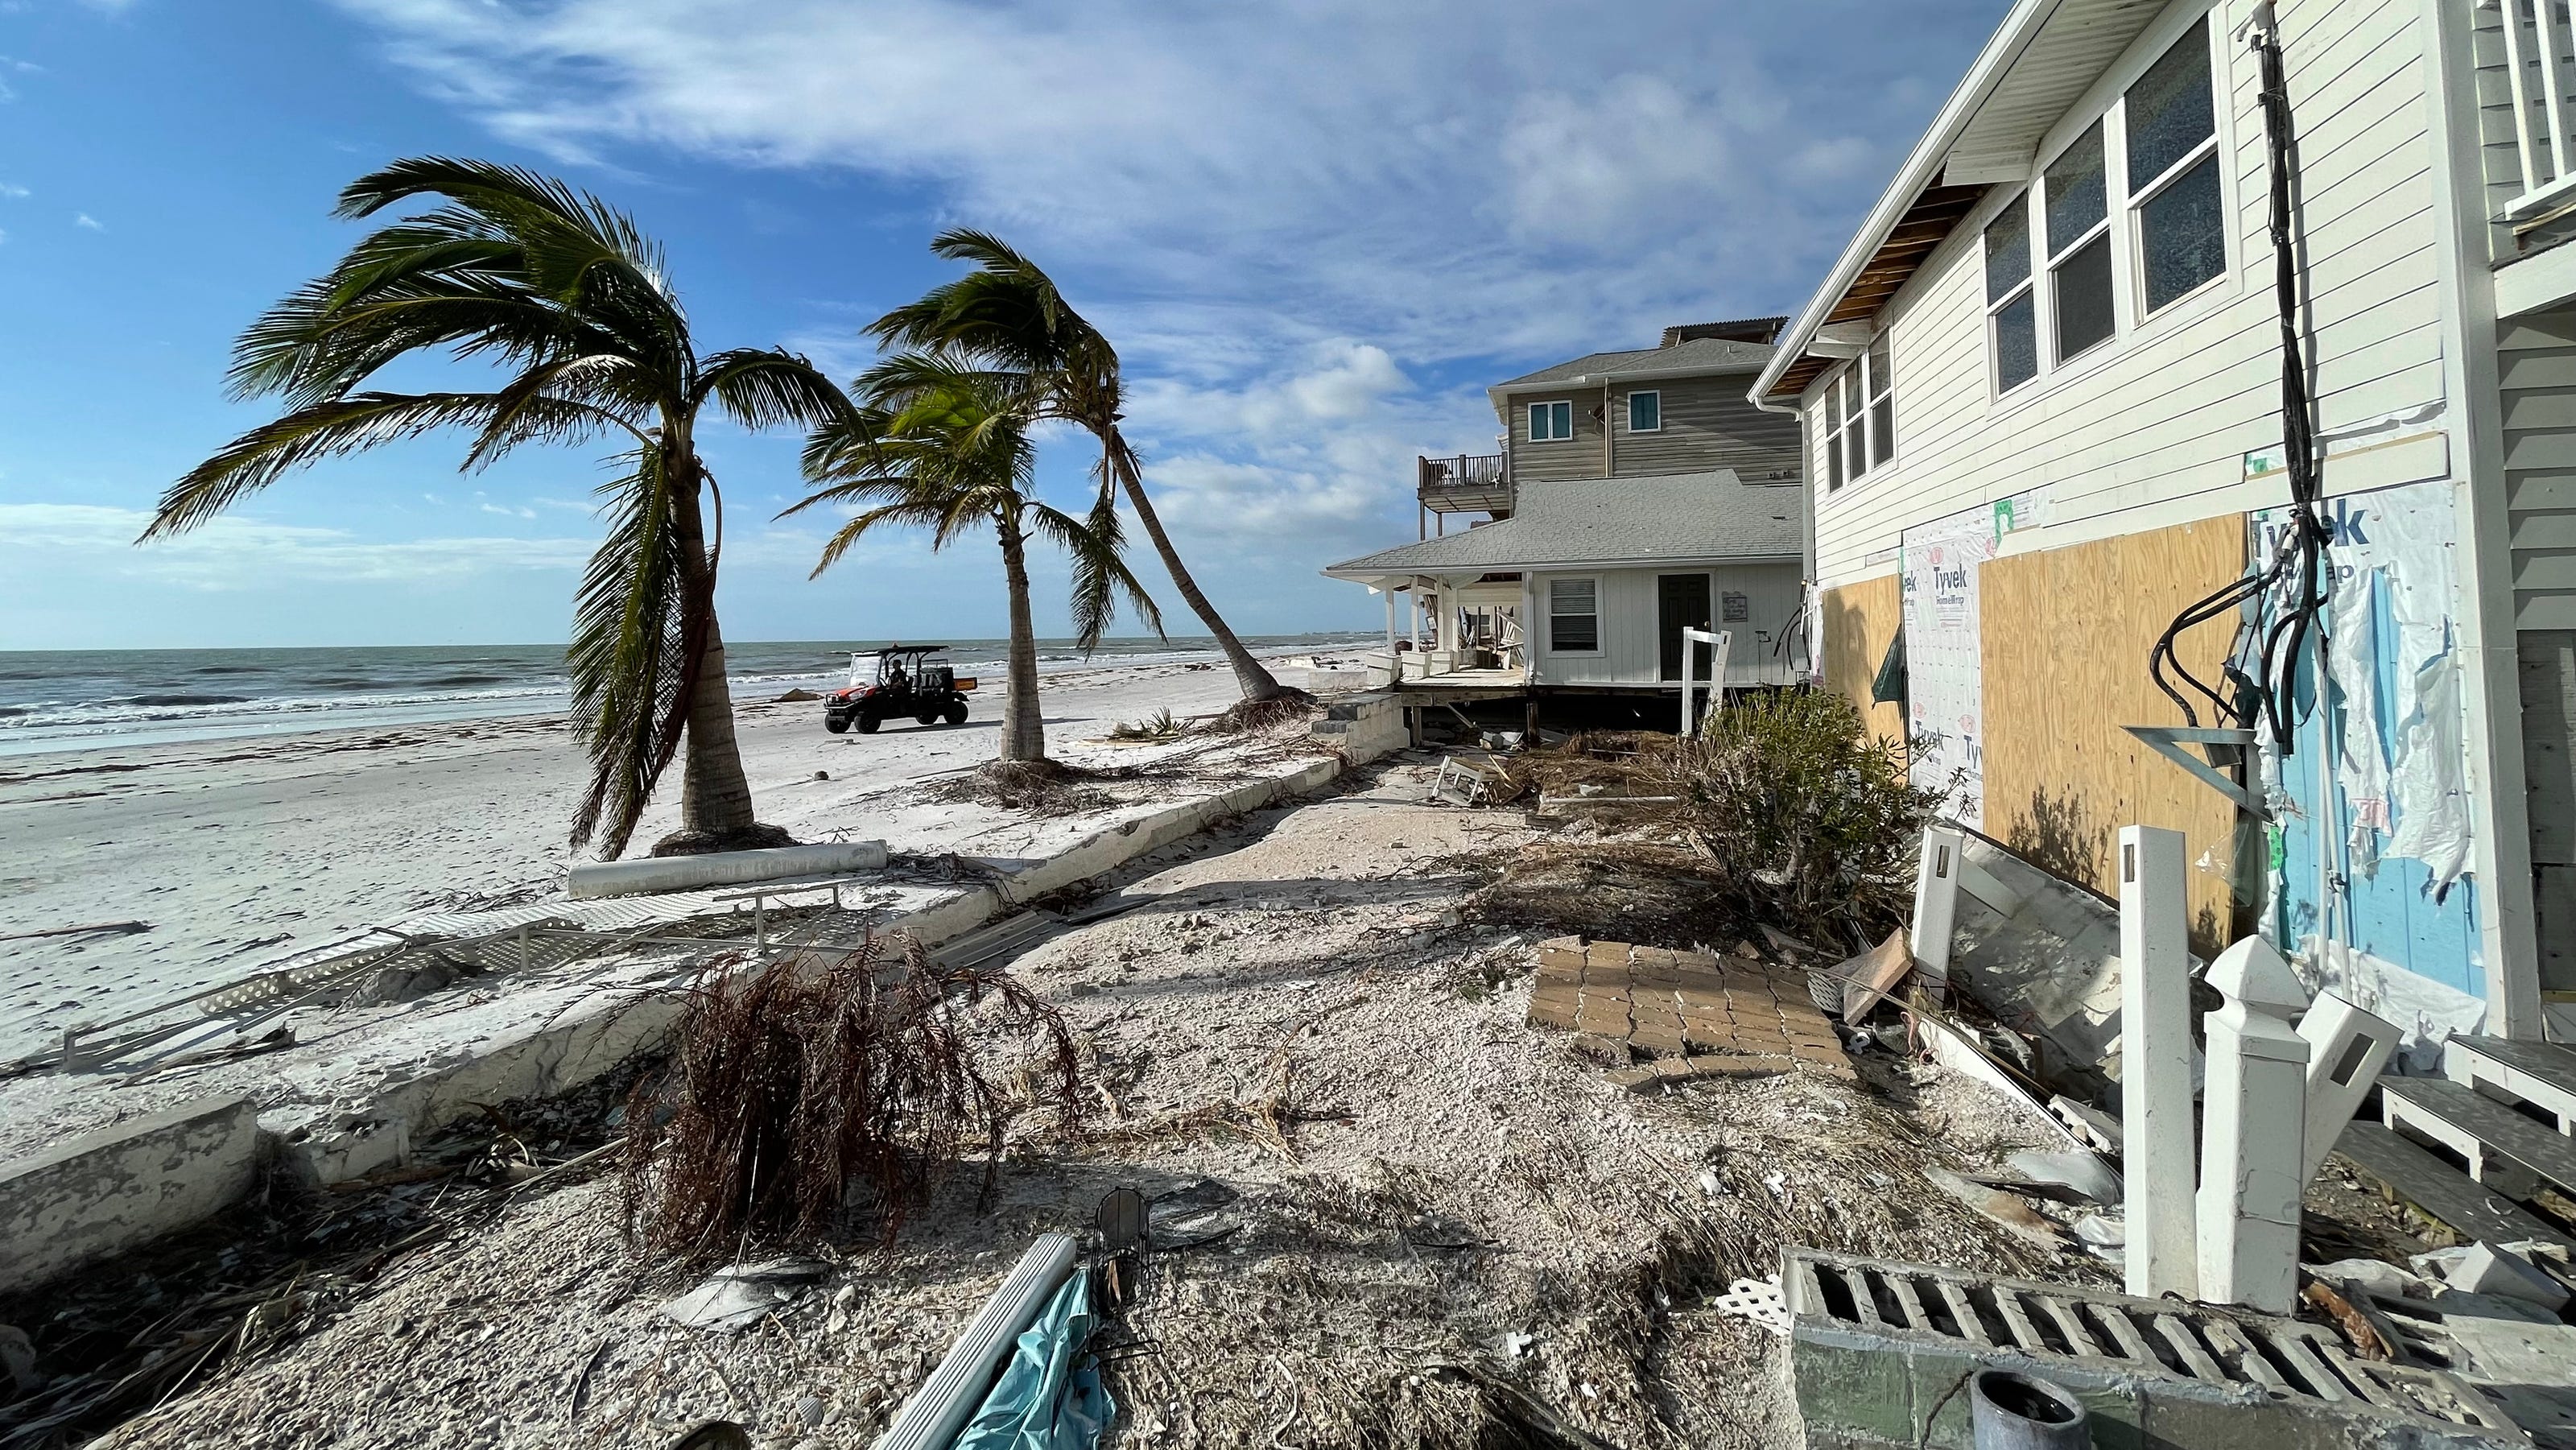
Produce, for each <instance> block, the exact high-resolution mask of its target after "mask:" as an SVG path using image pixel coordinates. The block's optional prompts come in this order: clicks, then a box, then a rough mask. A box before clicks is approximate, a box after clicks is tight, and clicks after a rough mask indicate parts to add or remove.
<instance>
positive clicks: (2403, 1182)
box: [2335, 1121, 2576, 1248]
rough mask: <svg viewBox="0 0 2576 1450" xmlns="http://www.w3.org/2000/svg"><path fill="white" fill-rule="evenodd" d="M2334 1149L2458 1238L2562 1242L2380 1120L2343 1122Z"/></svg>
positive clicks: (2551, 1231) (2516, 1207) (2573, 1245)
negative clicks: (2400, 1135) (2373, 1121)
mask: <svg viewBox="0 0 2576 1450" xmlns="http://www.w3.org/2000/svg"><path fill="white" fill-rule="evenodd" d="M2335 1152H2336V1153H2337V1154H2338V1155H2339V1156H2341V1157H2342V1158H2343V1159H2344V1160H2345V1161H2346V1162H2348V1163H2350V1164H2352V1166H2353V1167H2354V1168H2356V1169H2358V1170H2360V1172H2361V1175H2362V1176H2363V1177H2365V1178H2368V1179H2369V1180H2370V1181H2371V1182H2373V1183H2375V1184H2377V1185H2379V1188H2380V1190H2381V1191H2382V1192H2384V1193H2386V1194H2387V1195H2388V1196H2389V1197H2391V1198H2394V1199H2396V1200H2398V1201H2400V1202H2402V1203H2405V1204H2406V1205H2408V1206H2409V1207H2411V1208H2413V1209H2414V1210H2415V1211H2416V1212H2418V1213H2420V1214H2422V1215H2424V1216H2425V1217H2426V1218H2429V1219H2431V1220H2433V1221H2434V1222H2435V1223H2438V1224H2440V1225H2442V1226H2443V1227H2444V1228H2447V1229H2449V1230H2450V1231H2451V1232H2453V1233H2455V1234H2457V1235H2459V1237H2460V1240H2461V1242H2463V1243H2466V1242H2470V1241H2472V1240H2476V1239H2485V1240H2487V1241H2489V1242H2491V1243H2515V1242H2519V1241H2521V1240H2523V1239H2534V1240H2537V1241H2539V1242H2541V1243H2549V1244H2567V1245H2568V1246H2569V1247H2570V1248H2576V1243H2570V1241H2569V1240H2568V1238H2567V1237H2566V1235H2564V1234H2561V1233H2559V1232H2557V1231H2556V1230H2555V1229H2552V1228H2550V1227H2549V1225H2547V1224H2545V1223H2542V1222H2541V1221H2540V1220H2539V1219H2537V1218H2534V1217H2533V1216H2532V1215H2531V1214H2530V1213H2528V1212H2526V1211H2525V1210H2524V1209H2522V1208H2521V1207H2520V1206H2519V1205H2517V1204H2516V1203H2515V1202H2514V1201H2513V1200H2512V1199H2509V1198H2507V1197H2505V1196H2504V1195H2503V1194H2500V1193H2490V1192H2488V1191H2487V1190H2486V1189H2483V1188H2480V1187H2479V1186H2478V1185H2477V1184H2475V1183H2472V1182H2470V1181H2469V1176H2468V1175H2467V1174H2465V1173H2462V1172H2461V1171H2460V1170H2458V1169H2457V1168H2454V1167H2452V1166H2451V1165H2450V1164H2448V1163H2445V1162H2443V1161H2442V1160H2441V1159H2439V1158H2436V1157H2434V1156H2433V1155H2432V1154H2430V1153H2427V1152H2425V1151H2424V1150H2423V1149H2421V1148H2418V1147H2416V1146H2415V1145H2414V1144H2412V1143H2409V1142H2407V1141H2406V1140H2405V1139H2404V1138H2401V1137H2399V1136H2398V1135H2397V1134H2396V1133H2394V1132H2391V1131H2390V1130H2389V1129H2388V1128H2387V1127H2385V1126H2384V1125H2382V1124H2379V1123H2368V1122H2360V1121H2355V1122H2353V1123H2350V1124H2347V1125H2346V1126H2345V1128H2344V1130H2343V1136H2342V1137H2340V1138H2338V1139H2336V1140H2335Z"/></svg>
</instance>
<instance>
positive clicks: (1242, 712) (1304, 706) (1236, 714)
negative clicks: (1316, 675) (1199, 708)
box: [1201, 690, 1315, 735]
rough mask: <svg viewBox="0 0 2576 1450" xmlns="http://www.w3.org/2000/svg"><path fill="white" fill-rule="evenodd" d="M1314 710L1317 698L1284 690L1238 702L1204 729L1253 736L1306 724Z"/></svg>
mask: <svg viewBox="0 0 2576 1450" xmlns="http://www.w3.org/2000/svg"><path fill="white" fill-rule="evenodd" d="M1314 709H1315V697H1314V696H1312V695H1309V694H1307V693H1306V692H1305V691H1303V690H1282V691H1280V692H1279V693H1278V694H1276V695H1265V696H1263V697H1262V698H1260V699H1258V700H1237V701H1235V702H1234V703H1233V704H1231V705H1228V706H1227V707H1225V709H1224V710H1223V711H1222V712H1220V713H1219V714H1218V715H1217V716H1216V717H1215V718H1213V719H1211V720H1209V721H1208V722H1207V724H1206V725H1205V726H1203V727H1201V728H1203V729H1205V730H1206V731H1207V732H1208V733H1209V734H1211V735H1250V734H1253V733H1254V732H1256V731H1261V730H1267V729H1269V728H1270V727H1271V726H1273V725H1277V724H1279V723H1280V722H1281V721H1284V720H1304V719H1305V718H1306V717H1307V716H1308V715H1310V714H1312V713H1313V712H1314Z"/></svg>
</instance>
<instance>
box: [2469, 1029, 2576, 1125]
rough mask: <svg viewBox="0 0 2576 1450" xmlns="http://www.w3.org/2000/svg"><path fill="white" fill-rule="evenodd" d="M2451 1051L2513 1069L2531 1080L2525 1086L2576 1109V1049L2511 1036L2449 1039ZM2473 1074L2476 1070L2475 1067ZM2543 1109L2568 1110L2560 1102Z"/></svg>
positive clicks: (2546, 1104)
mask: <svg viewBox="0 0 2576 1450" xmlns="http://www.w3.org/2000/svg"><path fill="white" fill-rule="evenodd" d="M2449 1051H2451V1052H2456V1053H2459V1054H2461V1055H2463V1056H2465V1057H2470V1058H2483V1059H2485V1060H2486V1061H2488V1062H2492V1063H2496V1064H2499V1065H2501V1066H2504V1067H2508V1068H2511V1069H2513V1071H2514V1072H2515V1073H2518V1074H2520V1075H2521V1076H2522V1077H2523V1078H2526V1079H2529V1081H2528V1082H2527V1083H2525V1084H2523V1086H2528V1087H2531V1088H2534V1089H2537V1090H2539V1091H2542V1092H2553V1093H2556V1094H2557V1095H2558V1096H2559V1098H2560V1099H2561V1100H2562V1102H2564V1103H2565V1104H2566V1105H2567V1106H2571V1107H2576V1048H2569V1047H2565V1046H2562V1045H2561V1044H2559V1043H2555V1042H2522V1041H2517V1040H2515V1039H2512V1038H2508V1037H2454V1038H2452V1039H2451V1040H2450V1044H2449ZM2471 1071H2472V1072H2473V1073H2474V1071H2475V1065H2474V1064H2472V1065H2471ZM2452 1077H2453V1078H2454V1079H2455V1080H2457V1079H2458V1078H2459V1074H2458V1073H2457V1072H2454V1073H2453V1074H2452ZM2541 1106H2543V1107H2547V1108H2550V1109H2552V1110H2553V1111H2565V1108H2563V1107H2562V1106H2561V1105H2560V1104H2559V1103H2543V1104H2541Z"/></svg>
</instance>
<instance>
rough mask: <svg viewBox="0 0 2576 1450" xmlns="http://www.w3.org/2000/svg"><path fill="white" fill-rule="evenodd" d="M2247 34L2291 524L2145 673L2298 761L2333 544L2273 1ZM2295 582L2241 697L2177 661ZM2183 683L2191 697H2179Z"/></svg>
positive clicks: (2189, 611) (2177, 622)
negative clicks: (2276, 323)
mask: <svg viewBox="0 0 2576 1450" xmlns="http://www.w3.org/2000/svg"><path fill="white" fill-rule="evenodd" d="M2248 29H2249V30H2250V31H2251V32H2252V37H2253V47H2254V52H2255V55H2256V58H2257V60H2258V61H2259V63H2260V65H2261V70H2262V86H2263V89H2262V98H2261V99H2262V105H2263V136H2264V140H2265V142H2266V143H2267V149H2268V150H2269V152H2270V154H2271V176H2272V196H2271V216H2270V231H2271V237H2272V262H2273V289H2274V292H2275V293H2276V295H2277V297H2278V299H2279V303H2280V315H2281V448H2282V453H2283V454H2284V458H2285V462H2286V463H2287V465H2288V469H2289V474H2290V509H2289V511H2290V521H2289V526H2288V528H2287V529H2286V530H2284V531H2283V533H2282V535H2281V537H2280V538H2279V539H2278V540H2277V541H2276V542H2275V545H2274V548H2273V553H2272V561H2271V563H2269V564H2268V565H2266V566H2265V567H2264V568H2262V569H2261V570H2259V571H2257V572H2255V573H2252V574H2248V575H2246V576H2244V577H2242V578H2239V579H2236V580H2233V581H2231V582H2229V583H2228V585H2227V586H2226V587H2225V588H2223V589H2220V590H2218V591H2216V592H2215V593H2212V594H2210V595H2209V596H2208V597H2206V598H2204V599H2201V600H2199V601H2198V602H2196V603H2194V604H2192V605H2190V606H2188V607H2186V608H2185V609H2184V610H2183V611H2182V613H2180V614H2178V615H2176V616H2175V617H2174V621H2173V623H2171V624H2170V625H2167V626H2166V627H2165V631H2164V633H2163V634H2162V635H2160V636H2158V637H2157V639H2156V643H2155V647H2154V648H2153V649H2152V650H2150V651H2149V652H2148V655H2147V672H2148V674H2149V675H2150V676H2151V677H2152V678H2153V679H2154V680H2155V682H2156V688H2158V689H2160V690H2162V691H2164V693H2165V695H2166V697H2167V698H2169V699H2171V700H2172V701H2173V702H2174V703H2175V704H2176V705H2179V706H2181V707H2182V714H2183V719H2184V720H2185V721H2187V722H2188V723H2190V724H2192V725H2194V726H2197V725H2199V724H2200V713H2199V711H2198V710H2196V709H2195V708H2193V704H2192V700H2191V699H2190V697H2188V696H2186V695H2185V694H2184V693H2183V689H2186V688H2187V689H2189V690H2190V691H2191V692H2192V694H2194V695H2197V696H2199V697H2200V698H2201V699H2202V700H2204V701H2206V702H2207V703H2208V705H2209V707H2210V709H2211V711H2212V713H2213V714H2214V716H2215V717H2216V718H2217V719H2218V720H2219V721H2220V722H2222V723H2225V722H2230V721H2232V722H2235V724H2236V725H2237V726H2238V727H2239V728H2251V727H2253V726H2254V725H2255V724H2256V723H2257V721H2258V720H2259V721H2260V722H2261V723H2263V724H2264V725H2267V726H2268V727H2269V728H2270V732H2271V736H2272V743H2273V746H2274V747H2275V748H2276V749H2277V750H2279V751H2280V753H2281V754H2283V755H2289V754H2291V753H2293V746H2294V731H2295V729H2296V726H2297V722H2296V721H2295V720H2293V719H2292V718H2291V706H2290V701H2292V700H2293V699H2295V698H2296V694H2297V691H2296V688H2295V680H2294V675H2295V672H2296V671H2297V670H2298V668H2299V654H2300V651H2301V650H2302V649H2303V648H2305V646H2306V643H2307V638H2308V636H2309V634H2311V633H2314V634H2315V635H2316V637H2317V647H2318V649H2320V650H2322V649H2324V648H2325V645H2326V636H2325V630H2324V626H2323V624H2322V623H2321V622H2320V620H2321V617H2322V615H2323V613H2324V610H2325V605H2326V594H2325V591H2324V583H2325V579H2324V572H2323V569H2322V564H2323V561H2324V553H2325V547H2326V543H2327V540H2328V538H2329V534H2328V531H2327V529H2326V526H2325V523H2324V520H2323V519H2322V517H2321V516H2320V515H2319V513H2318V508H2317V506H2318V503H2319V502H2320V500H2321V499H2322V497H2323V486H2322V484H2321V482H2320V481H2319V479H2318V476H2317V443H2316V436H2317V429H2316V399H2315V398H2314V397H2313V396H2312V395H2311V394H2310V393H2309V391H2308V370H2307V358H2306V349H2305V347H2304V346H2303V344H2302V343H2301V341H2300V331H2299V326H2300V320H2301V312H2300V306H2301V304H2300V300H2299V265H2298V241H2297V238H2296V236H2295V235H2294V234H2293V232H2292V209H2291V190H2292V186H2293V178H2294V177H2295V175H2296V173H2297V169H2298V156H2297V141H2296V139H2295V131H2294V129H2293V126H2292V123H2291V115H2290V88H2289V82H2288V80H2287V79H2286V77H2285V76H2284V74H2283V67H2282V63H2281V34H2280V23H2279V20H2278V18H2277V17H2276V16H2275V15H2274V13H2273V9H2272V5H2271V3H2270V0H2264V3H2262V4H2258V5H2256V6H2255V7H2254V18H2253V19H2252V21H2251V22H2249V25H2248ZM2293 577H2295V579H2296V592H2295V593H2294V594H2292V595H2291V596H2290V598H2289V600H2288V601H2287V605H2286V608H2285V609H2284V612H2283V613H2282V614H2281V616H2280V617H2279V618H2278V619H2275V620H2273V621H2272V622H2271V624H2270V626H2269V627H2268V628H2262V629H2261V630H2260V636H2259V648H2258V650H2257V651H2256V661H2255V663H2256V673H2254V674H2252V675H2248V674H2246V673H2245V672H2243V671H2242V670H2239V669H2237V668H2235V667H2233V666H2232V665H2231V666H2230V667H2228V668H2227V669H2226V670H2225V675H2226V679H2227V682H2228V683H2229V684H2231V685H2232V686H2233V687H2234V688H2233V689H2232V690H2230V691H2229V692H2228V693H2225V694H2222V693H2221V692H2220V690H2219V688H2218V686H2216V685H2213V684H2211V683H2210V682H2208V681H2206V680H2203V679H2201V678H2200V677H2199V676H2197V675H2194V674H2193V673H2192V672H2191V671H2190V670H2189V669H2188V668H2187V667H2185V666H2184V665H2183V663H2182V661H2181V660H2179V659H2178V658H2176V657H2175V654H2174V640H2175V639H2176V637H2177V636H2180V635H2182V634H2185V633H2187V632H2189V631H2191V630H2193V629H2196V628H2198V627H2200V626H2201V625H2204V624H2208V623H2210V622H2211V621H2213V620H2217V619H2220V618H2222V617H2224V616H2226V615H2227V614H2229V613H2230V612H2232V611H2236V610H2239V609H2241V608H2243V607H2244V606H2245V605H2246V604H2247V603H2249V602H2253V601H2258V600H2261V599H2263V598H2265V597H2266V596H2268V595H2270V594H2271V593H2272V592H2273V591H2274V590H2276V589H2278V588H2280V587H2281V585H2282V584H2283V583H2284V581H2287V580H2291V579H2292V578H2293ZM2177 683H2179V684H2180V686H2182V687H2183V688H2176V686H2177Z"/></svg>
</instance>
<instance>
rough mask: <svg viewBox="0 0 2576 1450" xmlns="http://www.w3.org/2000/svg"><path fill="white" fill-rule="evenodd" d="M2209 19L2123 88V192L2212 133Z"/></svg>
mask: <svg viewBox="0 0 2576 1450" xmlns="http://www.w3.org/2000/svg"><path fill="white" fill-rule="evenodd" d="M2208 25H2209V21H2208V19H2207V18H2206V17H2204V18H2202V19H2201V20H2199V21H2197V22H2195V23H2194V24H2193V25H2192V27H2191V29H2189V30H2187V31H2185V32H2184V33H2183V37H2182V39H2180V40H2177V41H2175V42H2174V46H2173V49H2171V50H2168V51H2166V52H2165V53H2164V58H2163V59H2161V60H2158V61H2157V62H2156V63H2155V64H2154V65H2153V66H2152V67H2150V68H2149V69H2148V71H2147V73H2146V74H2145V75H2143V76H2140V77H2139V78H2138V83H2137V84H2136V85H2134V86H2131V87H2130V88H2129V98H2128V124H2129V188H2130V191H2131V193H2132V194H2135V193H2136V191H2137V189H2138V188H2140V187H2143V186H2145V185H2146V184H2147V183H2149V182H2151V181H2153V180H2155V179H2156V178H2157V177H2159V176H2162V175H2164V174H2165V173H2166V172H2167V171H2169V170H2171V169H2172V167H2173V164H2174V163H2175V162H2177V161H2180V160H2181V159H2183V158H2184V157H2186V156H2189V155H2190V154H2191V151H2192V148H2193V147H2195V146H2198V145H2199V144H2200V143H2201V142H2203V141H2206V140H2208V139H2209V138H2210V137H2211V136H2213V135H2216V134H2217V132H2218V120H2217V111H2216V108H2215V106H2214V105H2213V103H2212V101H2211V96H2210V84H2209V34H2208Z"/></svg>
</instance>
